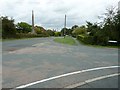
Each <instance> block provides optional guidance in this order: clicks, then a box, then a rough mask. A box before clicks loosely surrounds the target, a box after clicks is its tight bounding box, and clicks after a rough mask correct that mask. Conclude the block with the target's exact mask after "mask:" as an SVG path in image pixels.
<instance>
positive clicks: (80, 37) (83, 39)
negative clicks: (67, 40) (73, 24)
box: [77, 35, 93, 44]
mask: <svg viewBox="0 0 120 90" xmlns="http://www.w3.org/2000/svg"><path fill="white" fill-rule="evenodd" d="M77 39H78V40H79V41H81V42H83V43H85V44H93V36H88V35H78V36H77Z"/></svg>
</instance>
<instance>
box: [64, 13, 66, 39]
mask: <svg viewBox="0 0 120 90" xmlns="http://www.w3.org/2000/svg"><path fill="white" fill-rule="evenodd" d="M65 34H66V15H65V22H64V38H65Z"/></svg>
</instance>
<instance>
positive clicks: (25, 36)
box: [16, 33, 48, 38]
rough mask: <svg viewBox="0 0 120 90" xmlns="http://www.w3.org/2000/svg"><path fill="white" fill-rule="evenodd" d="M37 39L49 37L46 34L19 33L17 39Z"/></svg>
mask: <svg viewBox="0 0 120 90" xmlns="http://www.w3.org/2000/svg"><path fill="white" fill-rule="evenodd" d="M35 37H48V35H45V34H24V33H17V35H16V38H35Z"/></svg>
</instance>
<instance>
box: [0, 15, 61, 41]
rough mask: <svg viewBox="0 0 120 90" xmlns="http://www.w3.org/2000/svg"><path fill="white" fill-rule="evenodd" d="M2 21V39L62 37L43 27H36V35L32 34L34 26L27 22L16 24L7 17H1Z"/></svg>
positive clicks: (58, 33)
mask: <svg viewBox="0 0 120 90" xmlns="http://www.w3.org/2000/svg"><path fill="white" fill-rule="evenodd" d="M0 19H1V20H2V38H3V39H6V38H29V37H30V38H32V37H48V36H60V35H61V34H60V32H57V31H54V30H51V29H48V30H46V29H44V28H43V27H42V26H35V27H34V30H35V34H32V33H31V32H32V26H31V25H30V24H28V23H26V22H19V23H17V24H14V19H13V18H9V17H7V16H5V17H3V16H2V17H0Z"/></svg>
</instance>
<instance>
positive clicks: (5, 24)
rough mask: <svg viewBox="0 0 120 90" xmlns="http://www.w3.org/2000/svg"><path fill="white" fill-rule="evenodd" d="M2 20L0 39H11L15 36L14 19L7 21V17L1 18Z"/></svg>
mask: <svg viewBox="0 0 120 90" xmlns="http://www.w3.org/2000/svg"><path fill="white" fill-rule="evenodd" d="M1 19H2V37H3V38H13V37H15V36H16V29H15V24H14V19H12V18H11V19H8V17H7V16H6V17H1Z"/></svg>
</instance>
